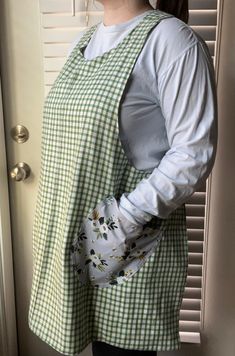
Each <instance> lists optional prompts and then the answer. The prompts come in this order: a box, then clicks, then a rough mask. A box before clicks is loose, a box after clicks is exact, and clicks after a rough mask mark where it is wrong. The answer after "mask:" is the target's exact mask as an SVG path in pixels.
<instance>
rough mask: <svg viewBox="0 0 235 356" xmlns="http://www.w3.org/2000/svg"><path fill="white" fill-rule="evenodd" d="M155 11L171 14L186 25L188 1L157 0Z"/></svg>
mask: <svg viewBox="0 0 235 356" xmlns="http://www.w3.org/2000/svg"><path fill="white" fill-rule="evenodd" d="M156 9H158V10H161V11H165V12H167V13H169V14H172V15H174V16H175V17H177V18H178V19H180V20H182V21H184V22H185V23H186V24H187V23H188V18H189V11H188V0H157V4H156Z"/></svg>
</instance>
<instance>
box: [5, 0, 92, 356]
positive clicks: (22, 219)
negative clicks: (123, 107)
mask: <svg viewBox="0 0 235 356" xmlns="http://www.w3.org/2000/svg"><path fill="white" fill-rule="evenodd" d="M40 20H41V19H40V10H39V2H38V1H32V0H23V1H15V0H4V1H1V3H0V26H1V51H0V57H1V58H0V60H1V61H0V62H1V77H2V78H1V81H2V101H3V108H4V110H3V115H2V116H3V117H4V125H5V141H6V155H5V154H4V152H3V150H1V169H2V170H1V172H3V173H6V172H7V175H8V177H9V179H8V183H9V193H10V197H9V206H10V209H9V210H10V216H11V236H10V233H9V235H7V233H8V232H10V229H8V230H7V227H6V226H5V225H6V224H5V221H6V216H7V211H4V210H6V209H3V203H4V206H5V207H7V204H8V201H6V197H2V196H1V203H0V208H1V209H0V212H1V215H0V217H4V226H3V227H4V229H5V230H4V235H5V236H3V239H1V240H3V241H5V246H4V249H5V251H4V258H5V259H6V260H7V261H4V262H5V267H6V268H7V271H5V274H7V278H6V280H7V283H8V286H5V287H6V288H5V290H6V291H8V293H7V295H6V296H7V298H8V300H7V302H8V304H7V305H8V307H9V306H11V310H9V309H10V308H8V310H7V319H8V320H6V322H5V325H9V329H10V332H11V333H12V335H10V336H11V337H10V342H9V344H10V347H11V350H10V352H7V351H4V352H3V351H2V348H3V347H4V345H1V343H2V341H3V342H4V340H6V339H5V337H4V336H5V334H4V335H2V338H0V348H1V349H0V355H3V356H16V355H17V353H16V352H17V345H16V332H15V333H14V331H16V329H15V330H14V294H13V292H11V293H9V291H10V290H11V291H12V290H13V278H12V276H13V274H11V275H10V272H12V271H11V270H10V269H9V268H10V267H12V260H10V259H9V256H10V257H11V254H10V253H11V251H10V247H11V246H10V240H11V239H12V254H13V257H14V258H13V261H14V263H13V266H14V284H15V285H14V287H15V288H14V289H15V305H16V325H17V334H18V354H19V355H21V356H32V355H33V356H39V355H40V356H41V355H45V356H55V355H60V354H59V353H58V352H57V351H55V350H53V349H52V348H51V347H50V346H48V345H47V344H46V343H44V342H43V341H41V340H40V339H39V338H38V337H37V336H36V335H34V334H33V332H32V331H31V330H30V329H29V327H28V308H29V298H30V290H31V282H32V223H33V216H34V210H35V204H36V194H37V187H38V179H39V164H40V162H39V157H40V142H41V121H42V120H41V118H42V107H43V101H44V95H45V90H44V82H43V76H44V66H43V55H42V38H41V31H40V30H41V23H40ZM0 116H1V115H0ZM0 122H1V117H0ZM17 125H22V127H19V128H18V127H17ZM0 128H1V126H0ZM0 134H1V138H0V140H1V146H0V148H2V147H3V141H2V139H3V137H4V133H3V130H1V133H0ZM27 135H28V138H27ZM24 140H25V141H24ZM17 141H18V142H17ZM20 142H21V143H20ZM4 149H5V145H4ZM4 157H7V166H8V167H7V169H6V168H4V167H3V166H2V162H3V161H4ZM22 163H24V164H25V166H23V167H22ZM27 168H29V169H30V174H29V176H28V177H27V178H25V177H24V174H25V172H27ZM4 170H5V171H4ZM10 175H11V178H10ZM4 178H6V177H4ZM24 178H25V179H24ZM6 182H7V180H5V181H4V182H3V180H2V175H1V189H0V193H1V192H2V189H3V188H4V192H5V193H6V194H7V190H8V189H7V184H4V183H6ZM3 198H5V201H3ZM1 230H2V229H1V220H0V235H1V234H2V231H1ZM7 241H8V246H6V242H7ZM11 278H12V279H11ZM0 279H1V271H0ZM0 287H2V282H1V281H0ZM1 291H3V289H1ZM9 298H11V299H12V300H9ZM0 307H1V303H0ZM0 316H1V323H3V322H4V319H5V317H4V318H3V317H2V310H1V313H0ZM16 325H15V326H16ZM0 330H4V327H3V328H2V329H0ZM5 331H6V330H5ZM13 349H14V353H13ZM4 350H6V347H5V348H4ZM81 355H82V356H85V355H91V353H90V346H88V347H87V349H86V350H84V351H83V352H82V353H81Z"/></svg>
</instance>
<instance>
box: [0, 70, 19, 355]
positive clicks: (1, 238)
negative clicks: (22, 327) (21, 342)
mask: <svg viewBox="0 0 235 356" xmlns="http://www.w3.org/2000/svg"><path fill="white" fill-rule="evenodd" d="M2 103H3V100H2V85H1V75H0V152H1V155H0V354H1V355H4V356H17V355H18V345H17V325H16V306H15V288H14V269H13V254H12V236H11V223H10V204H9V190H8V177H7V176H8V174H7V172H8V170H7V160H6V144H5V130H4V120H3V104H2Z"/></svg>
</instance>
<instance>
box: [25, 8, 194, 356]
mask: <svg viewBox="0 0 235 356" xmlns="http://www.w3.org/2000/svg"><path fill="white" fill-rule="evenodd" d="M170 16H172V15H170V14H167V13H165V12H162V11H156V10H153V11H152V12H150V13H148V14H147V15H146V16H145V17H144V18H143V19H142V20H141V21H140V22H139V23H138V25H137V26H136V27H135V28H134V29H132V30H131V31H130V32H129V34H128V35H127V36H126V37H125V38H124V40H122V41H121V42H120V43H119V44H118V45H117V47H115V48H113V49H111V50H110V51H108V52H105V53H104V54H103V55H101V56H98V57H96V58H94V59H91V60H87V59H85V57H84V55H83V49H84V48H85V47H86V46H87V44H88V42H89V40H90V38H91V36H92V34H93V33H94V31H95V29H96V26H97V25H95V26H92V27H91V28H89V29H88V31H86V33H85V34H84V35H83V37H82V38H81V40H80V41H79V43H78V44H77V45H76V46H75V48H74V49H73V51H72V53H71V55H70V56H69V58H68V60H67V61H66V63H65V64H64V66H63V68H62V70H61V72H60V73H59V75H58V77H57V79H56V80H55V82H54V84H53V86H52V88H51V90H50V92H49V93H48V95H47V97H46V99H45V103H44V109H43V126H42V146H41V147H42V148H41V168H40V178H39V189H38V197H37V204H36V213H35V218H34V224H33V280H32V289H31V296H30V305H29V314H28V322H29V327H30V329H31V330H32V331H33V332H34V333H35V334H36V335H37V336H38V337H39V338H41V340H43V341H44V342H45V343H47V344H48V345H50V346H51V347H52V348H54V349H55V350H57V351H58V352H60V353H62V354H64V355H76V354H78V353H80V352H81V351H82V350H83V349H84V348H85V347H86V346H87V345H88V344H89V343H90V342H92V341H94V340H100V341H104V342H106V343H109V344H111V345H114V346H117V347H121V348H126V349H137V350H173V349H179V348H180V346H181V344H180V338H179V311H180V307H181V302H182V297H183V292H184V288H185V282H186V277H187V267H188V243H187V230H186V214H185V205H184V204H183V205H182V206H180V207H179V208H177V209H175V210H174V211H173V212H172V213H171V214H170V216H169V217H168V218H167V219H163V221H162V224H164V225H165V229H164V236H163V238H162V239H161V241H160V243H159V244H158V246H157V248H156V250H155V251H154V252H153V253H152V254H151V256H150V257H148V259H147V261H146V262H145V263H144V265H143V266H142V267H141V268H140V269H139V271H138V272H137V273H136V274H135V275H134V276H132V277H131V278H130V279H129V280H127V281H125V282H124V283H122V284H119V285H113V286H112V287H111V288H94V286H91V285H81V284H80V283H79V281H78V278H77V277H76V275H75V274H74V271H73V268H72V265H71V260H70V249H71V244H72V241H73V239H74V236H75V235H76V233H77V232H78V230H79V228H80V225H81V222H82V220H83V219H84V217H86V216H87V214H88V212H89V211H90V209H91V208H93V207H95V206H96V204H97V203H98V202H100V201H102V199H104V198H105V197H107V196H108V195H112V196H115V197H116V198H117V199H119V198H120V196H121V194H122V193H123V192H131V191H132V190H133V189H135V187H136V185H137V184H138V182H140V181H141V180H142V179H144V178H146V177H148V176H149V175H150V173H151V172H148V171H141V170H137V169H136V168H134V167H133V166H131V165H130V163H129V161H128V159H127V157H126V155H125V152H124V150H123V148H122V145H121V141H120V139H119V126H118V109H119V105H120V100H121V97H122V94H123V91H124V89H125V86H126V83H127V81H128V78H129V77H130V74H131V71H132V69H133V67H134V65H135V62H136V59H137V57H138V55H139V54H140V52H141V50H142V47H143V46H144V43H145V41H146V39H147V36H148V35H149V33H150V31H151V29H152V28H154V27H155V26H156V25H157V24H158V23H159V22H160V21H161V20H162V19H164V18H167V17H170ZM153 219H154V218H153Z"/></svg>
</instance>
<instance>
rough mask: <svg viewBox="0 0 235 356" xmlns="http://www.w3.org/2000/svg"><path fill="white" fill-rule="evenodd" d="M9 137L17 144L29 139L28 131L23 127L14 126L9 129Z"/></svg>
mask: <svg viewBox="0 0 235 356" xmlns="http://www.w3.org/2000/svg"><path fill="white" fill-rule="evenodd" d="M11 137H12V138H13V140H15V141H16V142H17V143H24V142H25V141H27V140H28V138H29V131H28V130H27V128H26V127H25V126H23V125H16V126H15V127H13V128H12V129H11Z"/></svg>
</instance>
